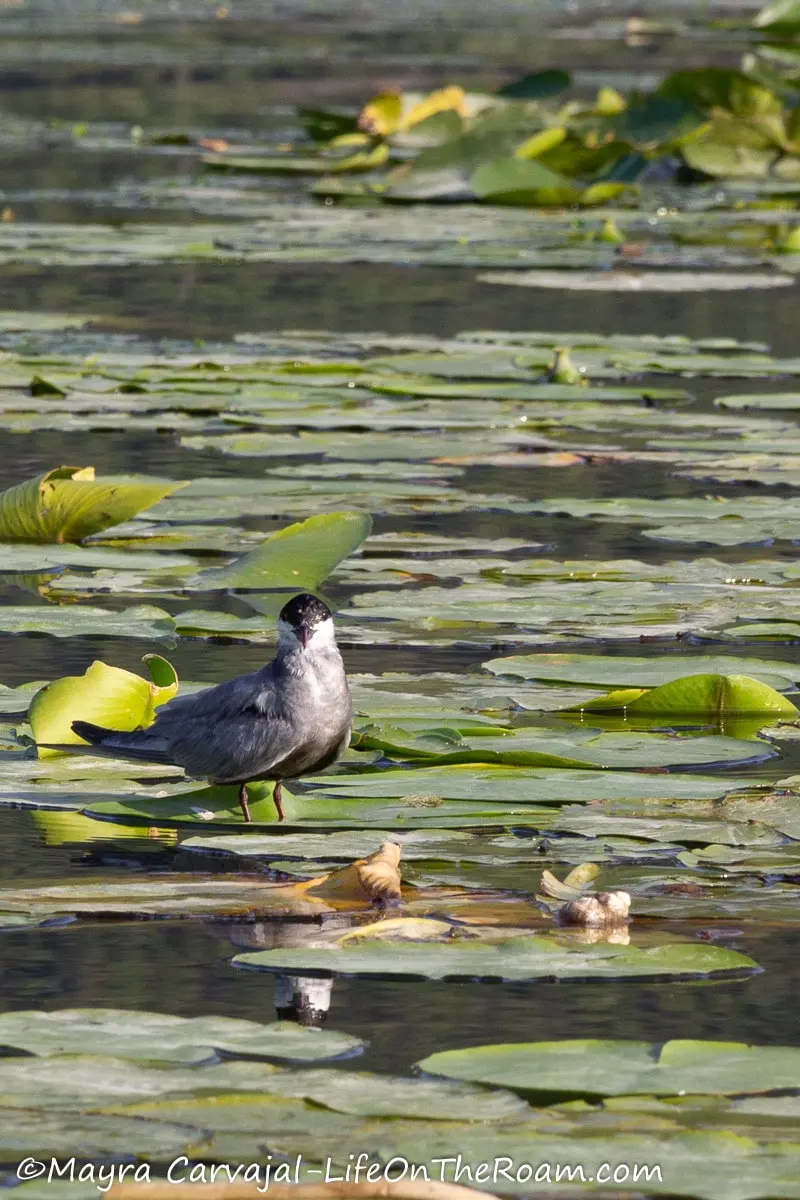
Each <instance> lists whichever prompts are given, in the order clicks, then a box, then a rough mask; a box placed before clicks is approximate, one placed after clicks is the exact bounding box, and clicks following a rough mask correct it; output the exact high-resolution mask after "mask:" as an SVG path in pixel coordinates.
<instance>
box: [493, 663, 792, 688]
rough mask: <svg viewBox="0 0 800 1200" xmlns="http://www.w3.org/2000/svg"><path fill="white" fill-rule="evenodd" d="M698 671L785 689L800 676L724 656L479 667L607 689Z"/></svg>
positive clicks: (656, 683) (654, 683)
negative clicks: (733, 676)
mask: <svg viewBox="0 0 800 1200" xmlns="http://www.w3.org/2000/svg"><path fill="white" fill-rule="evenodd" d="M689 665H691V666H692V667H698V668H700V670H699V671H698V674H703V675H712V674H713V675H717V674H719V675H747V676H749V677H750V678H752V679H755V680H757V681H758V682H760V683H764V684H767V685H768V686H770V687H783V688H784V689H787V688H789V687H790V686H791V685H792V684H794V683H797V682H798V678H797V677H798V675H799V674H800V671H799V670H798V669H796V668H794V667H793V666H792V665H791V663H785V662H779V661H776V660H771V659H763V660H762V659H758V658H735V657H733V656H730V657H728V656H724V655H706V654H703V655H692V656H691V657H689V656H686V655H678V654H672V655H669V656H665V655H661V656H659V657H657V658H655V657H654V658H627V657H626V658H622V657H613V656H604V655H601V654H527V655H514V656H512V657H509V658H493V659H490V660H489V661H488V662H485V663H483V667H484V669H485V670H487V671H490V672H491V673H492V674H493V675H512V676H516V677H518V678H521V679H538V680H557V681H558V682H560V683H586V684H597V685H599V686H601V687H607V688H625V687H637V686H638V687H648V688H656V687H660V686H661V685H662V684H665V683H673V682H674V681H675V680H677V679H681V678H684V677H685V676H686V675H687V668H688V666H689Z"/></svg>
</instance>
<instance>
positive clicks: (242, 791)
mask: <svg viewBox="0 0 800 1200" xmlns="http://www.w3.org/2000/svg"><path fill="white" fill-rule="evenodd" d="M239 803H240V805H241V806H242V815H243V816H244V819H245V821H247V823H248V825H249V824H250V822H251V821H252V820H253V818H252V817H251V816H250V808H249V806H248V803H247V784H246V783H242V784H240V785H239Z"/></svg>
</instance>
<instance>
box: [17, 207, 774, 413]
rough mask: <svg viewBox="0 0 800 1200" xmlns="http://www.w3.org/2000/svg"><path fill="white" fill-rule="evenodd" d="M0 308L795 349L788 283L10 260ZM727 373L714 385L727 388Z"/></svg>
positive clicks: (250, 328) (222, 324)
mask: <svg viewBox="0 0 800 1200" xmlns="http://www.w3.org/2000/svg"><path fill="white" fill-rule="evenodd" d="M90 219H92V218H90ZM0 308H3V309H14V308H26V309H34V310H39V309H41V310H43V311H50V312H52V311H68V312H75V313H86V314H90V315H92V316H97V317H99V324H98V326H97V327H98V329H103V328H105V329H107V330H109V331H112V332H114V331H120V332H128V333H133V332H137V333H141V334H143V335H151V336H164V337H175V338H185V339H188V340H191V339H194V338H203V339H214V338H224V337H226V336H228V337H230V336H232V335H233V334H236V333H245V332H259V331H261V330H265V329H273V330H274V329H311V330H316V329H320V330H321V329H327V330H336V331H341V332H345V333H346V332H349V331H358V332H365V331H371V330H380V331H381V332H384V333H391V334H432V335H434V336H439V337H449V336H452V335H453V334H457V333H460V332H462V331H463V330H467V329H510V330H519V329H522V330H528V329H530V330H546V331H553V332H569V331H581V330H583V331H587V332H592V333H600V334H610V333H617V332H620V331H624V332H626V333H632V334H636V333H653V332H658V333H661V334H668V335H674V334H681V335H685V336H691V337H697V338H707V337H734V338H740V339H742V340H745V341H762V342H767V343H769V345H770V346H771V347H772V350H773V352H774V353H775V354H786V355H792V354H794V353H796V350H797V301H796V299H795V295H794V291H793V289H791V288H786V289H777V290H776V291H749V292H743V293H737V292H733V293H725V292H696V293H693V292H688V293H679V294H677V295H664V294H663V293H658V292H650V293H647V292H643V293H640V294H637V295H628V294H625V295H620V294H618V293H614V292H611V293H603V292H601V293H596V292H595V293H592V292H588V293H581V292H559V291H556V290H551V289H549V288H548V289H541V288H527V287H499V286H497V285H495V284H489V283H482V282H481V281H480V280H478V279H477V278H476V272H475V271H467V270H462V269H460V268H458V267H450V268H439V267H416V266H415V267H402V266H392V265H383V264H381V265H371V264H353V265H343V266H340V265H336V266H328V265H319V266H308V265H306V264H299V263H291V264H285V265H283V264H281V265H275V264H271V263H236V264H234V265H230V266H222V265H216V264H215V265H205V264H196V263H187V264H181V265H178V264H175V265H172V264H170V265H150V266H147V267H144V268H133V267H130V268H126V267H91V268H89V267H87V268H67V267H49V268H47V270H46V271H40V270H33V269H28V270H24V269H20V268H18V267H16V266H10V267H6V268H5V269H4V270H3V271H2V274H0ZM729 382H730V381H727V380H726V381H724V382H721V383H720V385H719V386H720V389H722V388H723V387H724V389H725V391H726V392H727V391H731V390H736V389H735V388H729V386H728V384H729ZM686 386H688V387H689V389H690V390H691V389H692V385H691V383H689V384H687V385H686Z"/></svg>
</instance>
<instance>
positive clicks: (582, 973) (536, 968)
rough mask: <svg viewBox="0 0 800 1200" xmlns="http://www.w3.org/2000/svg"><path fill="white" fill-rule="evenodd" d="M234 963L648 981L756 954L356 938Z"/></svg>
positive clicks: (735, 969) (317, 970)
mask: <svg viewBox="0 0 800 1200" xmlns="http://www.w3.org/2000/svg"><path fill="white" fill-rule="evenodd" d="M233 962H234V965H236V966H239V967H246V968H248V969H250V970H266V971H272V972H276V971H291V972H298V973H305V974H310V975H321V976H323V977H325V976H329V975H348V976H357V977H369V976H379V977H380V976H400V977H401V978H404V979H449V980H453V979H469V980H498V979H502V980H533V979H551V978H559V979H598V980H599V979H620V978H626V977H627V978H634V979H637V978H638V979H647V978H650V977H655V976H669V977H673V978H679V977H681V976H689V977H695V978H700V977H703V976H715V975H723V974H726V973H731V972H732V973H734V974H738V973H742V974H750V973H752V972H754V971H757V970H758V965H757V964H756V963H754V962H753V960H752V959H750V958H747V957H745V955H743V954H738V953H737V952H736V951H733V950H723V949H722V948H721V947H719V946H709V945H705V946H700V945H696V944H694V945H693V944H691V943H687V944H685V945H678V944H676V945H664V946H655V947H651V948H650V949H647V950H641V949H639V948H637V947H634V946H614V945H609V944H608V943H606V944H597V945H594V946H581V947H580V948H579V949H565V948H564V947H562V946H559V945H558V944H557V943H556V942H553V941H551V940H550V939H548V938H545V937H516V938H512V939H510V940H509V941H504V942H500V943H498V944H489V943H486V942H473V943H464V942H458V941H456V942H450V943H441V944H436V945H433V946H431V945H428V944H427V943H425V942H420V943H409V942H406V941H398V942H387V941H384V940H383V939H376V940H375V941H373V942H371V943H370V942H368V941H361V940H359V941H356V942H355V943H347V944H345V945H344V946H342V947H341V948H337V947H331V946H328V947H320V948H318V949H314V948H311V947H301V948H297V949H282V950H263V951H258V952H256V953H254V954H239V955H237V957H236V958H234V960H233Z"/></svg>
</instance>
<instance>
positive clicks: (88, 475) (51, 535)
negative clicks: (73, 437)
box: [0, 467, 183, 542]
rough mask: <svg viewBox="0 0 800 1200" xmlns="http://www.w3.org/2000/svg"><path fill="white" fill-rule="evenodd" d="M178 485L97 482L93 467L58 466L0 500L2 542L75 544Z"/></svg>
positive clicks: (15, 488) (125, 517) (11, 491)
mask: <svg viewBox="0 0 800 1200" xmlns="http://www.w3.org/2000/svg"><path fill="white" fill-rule="evenodd" d="M182 486H183V484H181V483H170V482H167V481H163V480H148V479H142V480H136V481H130V482H126V481H119V482H117V481H109V482H99V481H97V482H96V481H95V478H94V469H93V468H92V467H57V468H55V469H54V470H52V471H48V472H47V473H46V474H45V475H41V476H39V477H38V478H36V479H30V480H28V482H27V483H20V484H17V486H16V487H13V488H9V489H8V491H5V492H3V493H2V495H0V540H2V541H6V542H15V541H19V542H79V541H81V539H82V538H85V537H88V536H89V534H92V533H99V532H100V530H102V529H109V528H110V527H111V526H112V525H118V524H119V523H120V521H127V520H129V519H130V518H131V517H133V516H135V515H136V514H137V513H139V512H141V511H142V510H143V509H145V508H150V506H151V505H153V504H155V503H157V502H158V501H159V500H163V499H164V497H165V496H169V495H170V494H171V493H172V492H174V491H177V489H178V488H180V487H182Z"/></svg>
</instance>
